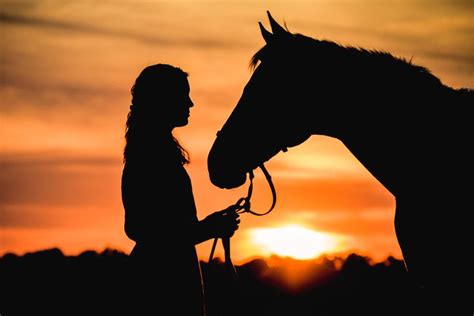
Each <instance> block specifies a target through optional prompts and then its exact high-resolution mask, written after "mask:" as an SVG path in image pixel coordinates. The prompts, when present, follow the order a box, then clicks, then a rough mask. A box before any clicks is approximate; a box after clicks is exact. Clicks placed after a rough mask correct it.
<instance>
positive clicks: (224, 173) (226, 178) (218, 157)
mask: <svg viewBox="0 0 474 316" xmlns="http://www.w3.org/2000/svg"><path fill="white" fill-rule="evenodd" d="M236 155H239V153H236ZM235 158H236V157H235V156H233V157H232V156H229V154H228V151H223V150H222V146H220V144H219V142H218V140H216V142H215V143H214V144H213V145H212V148H211V151H210V152H209V155H208V157H207V169H208V171H209V178H210V180H211V182H212V184H213V185H215V186H217V187H219V188H221V189H233V188H237V187H240V186H241V185H243V184H244V183H245V181H246V179H247V174H246V172H245V171H241V170H235Z"/></svg>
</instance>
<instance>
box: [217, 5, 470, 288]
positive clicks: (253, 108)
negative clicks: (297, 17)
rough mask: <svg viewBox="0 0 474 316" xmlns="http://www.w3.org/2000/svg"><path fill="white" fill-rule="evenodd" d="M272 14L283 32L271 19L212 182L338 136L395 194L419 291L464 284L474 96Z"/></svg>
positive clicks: (225, 183)
mask: <svg viewBox="0 0 474 316" xmlns="http://www.w3.org/2000/svg"><path fill="white" fill-rule="evenodd" d="M268 16H269V20H270V25H271V29H272V32H269V31H267V30H266V29H265V28H264V27H263V26H262V24H261V23H260V22H259V25H260V30H261V33H262V36H263V38H264V40H265V42H266V44H265V46H264V47H263V48H262V49H260V50H259V51H258V52H257V53H256V54H255V55H254V56H253V59H252V61H251V65H252V66H253V67H254V72H253V75H252V77H251V78H250V80H249V82H248V83H247V85H246V87H245V89H244V91H243V94H242V96H241V98H240V100H239V102H238V104H237V106H236V107H235V109H234V110H233V112H232V114H231V115H230V117H229V118H228V120H227V121H226V123H225V124H224V126H223V128H222V129H221V131H220V132H219V133H218V137H217V138H216V140H215V142H214V144H213V146H212V148H211V151H210V153H209V156H208V169H209V175H210V179H211V181H212V183H213V184H214V185H216V186H218V187H221V188H235V187H238V186H240V185H242V184H244V183H245V181H246V177H247V172H248V171H250V170H253V169H254V168H256V167H257V166H258V165H259V164H261V163H263V162H265V161H267V160H269V159H270V158H272V157H273V156H274V155H276V154H277V153H278V152H279V151H280V150H283V151H285V150H286V148H287V147H292V146H297V145H299V144H301V143H302V142H304V141H305V140H307V139H308V138H309V137H310V136H311V135H315V134H318V135H326V136H331V137H335V138H337V139H339V140H341V141H342V142H343V143H344V144H345V146H346V147H347V148H348V149H349V150H350V151H351V152H352V153H353V154H354V156H355V157H356V158H357V159H359V160H360V162H361V163H362V164H363V165H364V166H365V167H366V168H367V169H368V171H369V172H371V173H372V174H373V175H374V176H375V178H376V179H377V180H378V181H379V182H380V183H381V184H382V185H383V186H384V187H385V188H386V189H388V190H389V191H390V192H391V193H392V194H393V195H394V196H395V198H396V212H395V229H396V234H397V238H398V241H399V244H400V246H401V249H402V253H403V256H404V261H405V264H406V266H407V269H408V271H409V273H410V275H412V276H413V277H414V280H415V281H416V282H417V284H419V285H423V286H425V287H428V286H431V287H433V286H434V287H437V288H446V287H444V286H443V287H441V284H446V283H450V284H454V283H455V282H458V281H459V279H460V278H461V279H462V277H463V276H464V275H465V273H467V272H466V269H465V268H464V269H463V267H469V265H462V264H460V262H461V261H462V262H465V263H466V264H467V263H468V262H472V261H471V260H472V259H467V258H464V259H462V260H455V259H454V258H450V257H452V256H454V255H458V254H464V253H465V252H466V251H467V249H472V245H471V242H470V241H469V239H470V237H469V236H466V235H462V234H463V230H462V229H461V222H463V221H465V222H466V223H470V222H471V221H470V220H469V221H468V220H467V218H470V217H467V216H468V215H465V213H466V208H467V206H468V205H469V204H468V202H470V194H469V193H468V192H467V190H468V189H467V187H466V186H465V185H464V183H465V182H466V180H467V181H468V180H470V179H469V178H468V172H469V171H470V170H472V169H471V167H470V163H471V158H472V156H471V155H470V154H469V151H468V149H469V148H468V147H470V146H469V145H468V144H469V143H468V140H470V134H471V130H472V129H471V122H470V121H471V120H470V117H471V116H470V115H469V114H468V113H469V112H468V105H469V106H472V105H473V104H474V94H473V91H472V90H470V89H459V90H456V89H453V88H450V87H448V86H446V85H444V84H442V83H441V81H440V80H439V79H438V78H437V77H435V76H434V75H432V74H431V73H430V72H429V71H428V70H427V69H426V68H424V67H421V66H417V65H414V64H412V63H411V61H406V60H405V59H401V58H396V57H394V56H392V55H391V54H389V53H386V52H381V51H373V50H366V49H360V48H354V47H344V46H341V45H338V44H336V43H333V42H330V41H321V40H316V39H312V38H309V37H306V36H303V35H301V34H293V33H290V32H289V31H288V30H287V29H284V28H283V27H282V26H280V25H279V24H278V23H277V22H276V21H275V20H274V19H273V18H272V17H271V15H270V13H268ZM468 137H469V138H468ZM453 228H459V229H458V230H455V231H453ZM464 231H466V230H464ZM458 249H459V252H457V250H458ZM440 253H444V254H446V256H447V257H448V258H449V259H448V260H446V261H441V260H436V256H439V254H440ZM468 270H470V268H468Z"/></svg>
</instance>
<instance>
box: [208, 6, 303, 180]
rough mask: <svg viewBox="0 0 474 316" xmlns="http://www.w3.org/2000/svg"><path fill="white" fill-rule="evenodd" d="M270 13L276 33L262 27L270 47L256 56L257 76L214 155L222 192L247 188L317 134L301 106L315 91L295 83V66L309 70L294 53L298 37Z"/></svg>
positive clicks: (211, 163)
mask: <svg viewBox="0 0 474 316" xmlns="http://www.w3.org/2000/svg"><path fill="white" fill-rule="evenodd" d="M267 13H268V17H269V20H270V25H271V30H272V32H269V31H267V30H266V29H265V28H264V27H263V25H262V24H261V23H260V22H259V26H260V30H261V33H262V36H263V38H264V40H265V42H266V44H265V46H264V47H263V48H262V49H260V50H259V51H258V52H257V53H256V54H255V56H254V57H253V59H252V63H251V65H252V66H253V67H254V72H253V75H252V77H251V78H250V80H249V82H248V83H247V85H246V86H245V88H244V91H243V94H242V96H241V98H240V100H239V102H238V104H237V106H236V107H235V109H234V111H233V112H232V114H231V115H230V117H229V118H228V120H227V121H226V123H225V124H224V126H223V127H222V129H221V130H220V132H218V136H217V138H216V140H215V142H214V144H213V146H212V148H211V151H210V153H209V156H208V169H209V175H210V179H211V182H212V183H213V184H214V185H216V186H218V187H220V188H235V187H238V186H240V185H242V184H243V183H245V180H246V173H247V172H249V171H251V170H253V169H255V168H256V167H258V166H259V165H260V164H262V163H264V162H265V161H267V160H269V159H270V158H272V157H273V156H275V155H276V154H277V153H278V152H279V151H280V150H283V151H285V150H286V148H288V147H293V146H297V145H299V144H301V143H302V142H304V141H305V140H306V139H308V138H309V137H310V135H311V134H312V133H311V130H310V129H309V128H308V126H309V124H305V120H304V118H308V117H309V114H310V113H308V111H307V107H305V106H304V105H305V104H304V102H301V101H302V100H308V96H307V95H306V94H305V93H302V91H307V93H308V94H309V93H310V92H311V88H310V87H309V85H308V86H307V87H304V83H302V80H295V76H296V75H297V72H296V70H295V67H296V68H299V67H304V65H298V56H296V52H293V50H292V48H293V47H294V45H295V43H294V36H295V35H294V34H292V33H290V32H289V31H287V30H285V29H284V28H283V27H282V26H281V25H279V24H278V23H277V22H276V21H275V20H274V19H273V18H272V16H271V15H270V13H269V12H267ZM292 54H293V55H292ZM299 76H301V75H299ZM302 85H303V86H302ZM305 88H307V89H305ZM295 107H298V109H295ZM290 108H291V111H290Z"/></svg>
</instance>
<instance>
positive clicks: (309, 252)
mask: <svg viewBox="0 0 474 316" xmlns="http://www.w3.org/2000/svg"><path fill="white" fill-rule="evenodd" d="M251 234H252V240H253V242H254V243H255V244H256V245H258V246H260V247H261V248H262V249H261V250H262V253H265V254H275V255H279V256H284V257H292V258H295V259H312V258H316V257H318V256H320V255H321V254H323V253H327V252H334V251H336V250H337V248H338V246H339V241H338V239H337V237H334V236H331V235H329V234H324V233H320V232H316V231H314V230H311V229H308V228H305V227H302V226H298V225H289V226H284V227H279V228H256V229H253V230H252V232H251Z"/></svg>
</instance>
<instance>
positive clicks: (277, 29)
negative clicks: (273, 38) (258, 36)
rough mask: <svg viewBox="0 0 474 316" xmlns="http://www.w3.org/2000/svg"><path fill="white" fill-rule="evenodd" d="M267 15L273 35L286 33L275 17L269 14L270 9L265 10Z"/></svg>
mask: <svg viewBox="0 0 474 316" xmlns="http://www.w3.org/2000/svg"><path fill="white" fill-rule="evenodd" d="M267 15H268V19H269V20H270V25H271V27H272V32H273V35H283V34H285V35H286V33H287V32H286V30H285V29H284V28H283V27H282V26H281V25H280V24H278V22H277V21H275V19H274V18H273V17H272V15H271V14H270V11H267Z"/></svg>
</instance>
